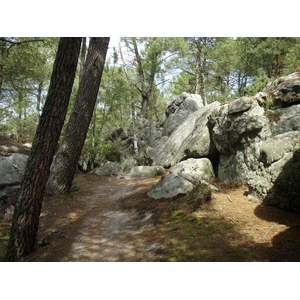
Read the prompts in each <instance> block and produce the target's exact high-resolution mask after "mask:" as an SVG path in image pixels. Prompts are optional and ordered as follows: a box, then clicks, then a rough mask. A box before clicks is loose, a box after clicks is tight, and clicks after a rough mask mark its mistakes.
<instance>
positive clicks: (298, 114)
mask: <svg viewBox="0 0 300 300" xmlns="http://www.w3.org/2000/svg"><path fill="white" fill-rule="evenodd" d="M273 112H274V114H275V115H277V116H278V117H279V120H278V121H277V122H276V125H275V127H276V129H275V134H281V133H284V132H289V131H297V130H300V104H296V105H292V106H288V107H282V108H277V109H274V111H273Z"/></svg>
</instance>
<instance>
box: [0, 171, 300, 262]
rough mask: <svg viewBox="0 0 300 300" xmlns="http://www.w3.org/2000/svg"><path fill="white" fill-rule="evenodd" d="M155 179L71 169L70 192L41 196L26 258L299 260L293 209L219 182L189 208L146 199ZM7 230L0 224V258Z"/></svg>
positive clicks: (299, 229) (299, 219)
mask: <svg viewBox="0 0 300 300" xmlns="http://www.w3.org/2000/svg"><path fill="white" fill-rule="evenodd" d="M159 179H160V176H159V177H148V178H130V177H129V175H120V176H113V177H110V176H97V175H94V174H77V176H76V179H75V180H76V186H77V191H74V192H71V194H69V195H63V196H59V197H51V198H45V200H44V203H43V208H42V212H41V215H40V225H39V232H38V245H37V249H36V251H35V252H33V253H32V254H31V255H29V256H27V257H26V258H25V261H30V262H46V261H47V262H67V261H99V262H103V261H107V262H113V261H117V262H124V261H127V262H136V261H140V262H141V261H143V262H147V261H171V262H172V261H174V262H175V261H187V262H193V261H206V262H212V261H216V262H223V261H241V262H254V261H261V262H265V261H274V262H275V261H289V262H291V261H300V251H299V250H300V214H295V213H288V212H283V211H281V210H279V209H277V208H272V207H267V206H264V205H262V204H258V203H255V202H253V201H250V200H249V199H248V198H247V197H246V194H247V187H245V186H242V187H234V186H232V185H227V184H224V183H221V182H218V180H215V184H217V185H218V186H219V188H220V191H219V192H213V194H212V200H211V201H209V202H207V203H205V204H204V205H203V206H202V207H200V208H199V209H198V210H196V211H195V212H191V211H189V210H188V209H187V207H186V205H185V197H181V198H177V199H173V200H163V201H154V200H153V199H150V198H147V197H146V194H147V192H148V191H149V188H150V187H151V185H152V184H153V183H155V182H157V181H158V180H159ZM75 190H76V188H75ZM8 228H9V225H8V224H5V223H2V224H0V229H1V230H2V231H1V232H2V233H0V235H1V234H2V236H0V240H1V239H2V241H1V243H0V253H1V254H0V256H1V258H0V259H1V260H3V255H4V253H5V251H4V250H5V247H6V244H7V239H8ZM1 248H2V249H1Z"/></svg>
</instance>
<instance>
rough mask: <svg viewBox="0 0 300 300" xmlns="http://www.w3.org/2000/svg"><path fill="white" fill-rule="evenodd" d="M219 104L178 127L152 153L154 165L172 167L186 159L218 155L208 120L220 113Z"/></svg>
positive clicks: (201, 109) (201, 111) (211, 106)
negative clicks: (213, 114) (214, 114)
mask: <svg viewBox="0 0 300 300" xmlns="http://www.w3.org/2000/svg"><path fill="white" fill-rule="evenodd" d="M219 108H220V103H219V102H214V103H211V104H209V105H207V106H204V107H201V108H199V109H198V110H197V111H195V112H194V113H192V114H190V115H189V117H188V118H187V119H186V120H185V121H184V122H183V123H181V125H179V126H178V127H177V129H176V130H175V131H174V132H173V133H172V134H171V136H170V137H169V138H168V139H165V141H164V143H162V144H160V145H159V146H160V147H156V148H155V149H154V151H152V153H150V155H152V156H151V159H152V160H153V163H152V164H154V165H161V166H163V167H165V168H169V167H172V166H174V165H176V164H177V163H179V162H180V161H181V160H183V159H186V158H200V157H207V156H211V155H214V154H216V153H217V149H216V147H215V145H214V143H213V141H212V140H211V137H210V128H209V126H208V119H209V117H210V115H211V114H212V113H213V112H218V111H219Z"/></svg>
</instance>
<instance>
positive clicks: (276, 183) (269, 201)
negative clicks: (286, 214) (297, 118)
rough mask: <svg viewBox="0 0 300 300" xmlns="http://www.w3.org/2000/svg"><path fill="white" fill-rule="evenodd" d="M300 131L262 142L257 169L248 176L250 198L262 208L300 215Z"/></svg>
mask: <svg viewBox="0 0 300 300" xmlns="http://www.w3.org/2000/svg"><path fill="white" fill-rule="evenodd" d="M299 170H300V131H294V132H286V133H283V134H280V135H277V136H275V137H274V138H271V139H269V140H267V141H265V142H264V143H263V144H262V145H261V148H260V156H259V168H258V169H257V170H255V171H251V172H249V173H248V175H247V183H248V185H249V195H248V197H249V198H252V199H255V200H256V201H258V202H261V203H263V204H265V205H270V206H276V207H279V208H281V209H286V210H293V211H297V212H300V198H299V195H300V185H299V180H300V172H299Z"/></svg>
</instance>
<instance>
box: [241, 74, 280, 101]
mask: <svg viewBox="0 0 300 300" xmlns="http://www.w3.org/2000/svg"><path fill="white" fill-rule="evenodd" d="M273 80H275V78H274V77H272V78H268V77H267V76H266V75H260V76H254V78H253V82H252V84H251V85H248V86H247V87H245V88H244V95H245V96H253V95H255V94H257V93H258V92H260V91H261V90H262V89H263V88H264V87H265V86H266V85H267V84H268V83H269V82H271V81H273Z"/></svg>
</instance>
